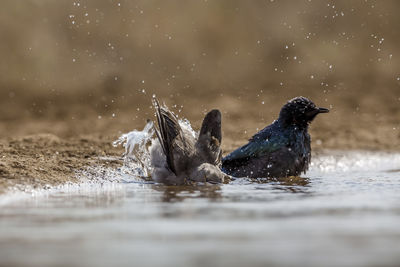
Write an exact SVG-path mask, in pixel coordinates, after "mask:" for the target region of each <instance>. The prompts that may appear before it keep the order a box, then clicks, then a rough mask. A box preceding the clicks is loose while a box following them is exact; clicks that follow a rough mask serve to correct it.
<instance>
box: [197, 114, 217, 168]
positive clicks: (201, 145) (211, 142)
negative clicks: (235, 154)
mask: <svg viewBox="0 0 400 267" xmlns="http://www.w3.org/2000/svg"><path fill="white" fill-rule="evenodd" d="M221 140H222V133H221V112H220V111H219V110H217V109H214V110H211V111H210V112H208V113H207V115H206V116H205V117H204V120H203V123H202V125H201V129H200V132H199V137H198V139H197V142H196V148H197V150H198V152H199V153H200V155H201V157H202V159H203V160H205V161H206V162H208V163H212V164H214V165H218V164H219V163H220V162H221Z"/></svg>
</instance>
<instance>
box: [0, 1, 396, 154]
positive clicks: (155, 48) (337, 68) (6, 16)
mask: <svg viewBox="0 0 400 267" xmlns="http://www.w3.org/2000/svg"><path fill="white" fill-rule="evenodd" d="M399 12H400V2H399V1H396V0H392V1H389V0H388V1H368V0H365V1H364V0H363V1H361V0H360V1H347V0H342V1H332V0H331V1H325V0H321V1H315V0H301V1H284V0H263V1H235V0H225V1H224V0H219V1H213V0H208V1H207V0H203V1H187V0H179V1H178V0H168V1H162V0H159V1H153V0H143V1H123V0H119V1H114V0H91V1H83V0H82V1H77V0H75V1H74V0H71V1H68V0H65V1H51V0H25V1H14V0H4V1H2V7H1V9H0V36H1V40H2V41H1V42H0V58H1V60H0V120H1V122H0V136H1V137H11V136H19V135H26V134H36V133H43V132H45V133H54V134H56V135H58V136H60V137H63V138H71V137H74V136H82V135H86V136H103V137H105V138H110V140H112V138H114V137H115V136H117V135H119V134H120V133H121V132H126V131H130V130H132V129H134V128H141V127H143V126H144V124H145V120H146V119H147V118H153V110H152V109H151V107H150V106H151V97H152V95H153V94H155V95H156V96H157V97H158V98H160V99H161V100H163V101H165V102H166V104H168V105H169V106H170V107H171V108H172V109H173V110H174V111H175V112H176V113H177V114H179V116H181V117H186V118H188V119H189V120H190V121H192V122H193V125H194V127H195V128H196V127H198V126H199V124H200V122H201V119H202V117H203V116H204V113H205V112H206V111H207V110H209V109H211V108H219V109H221V111H222V112H223V130H224V147H225V149H226V150H230V149H232V148H234V147H235V146H237V145H239V144H242V143H243V142H244V140H245V139H246V138H249V137H250V136H251V135H252V134H254V133H255V132H256V131H257V130H259V129H261V128H263V127H264V126H266V125H268V124H269V123H271V121H272V120H273V119H274V118H276V117H277V115H278V113H279V109H280V107H281V106H282V105H283V104H284V103H285V102H286V101H287V100H289V99H291V98H293V97H295V96H298V95H303V96H306V97H309V98H311V99H312V100H313V101H314V102H316V104H317V105H320V106H323V107H328V108H331V109H332V112H331V113H330V114H327V115H324V116H320V117H319V118H317V120H316V121H315V122H314V123H313V125H312V126H313V127H312V129H311V131H312V136H313V141H314V142H313V145H314V147H321V148H322V147H323V148H367V149H400V144H399V143H400V142H399V140H400V134H399V128H400V121H399V118H400V48H399V47H400V46H399V44H400V43H399V42H400V31H399V29H398V26H399V25H400V16H399V15H398V14H399Z"/></svg>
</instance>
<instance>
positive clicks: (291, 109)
mask: <svg viewBox="0 0 400 267" xmlns="http://www.w3.org/2000/svg"><path fill="white" fill-rule="evenodd" d="M328 112H329V109H327V108H320V107H317V106H316V105H315V104H314V103H313V102H312V101H311V100H309V99H308V98H305V97H302V96H299V97H295V98H293V99H292V100H289V102H287V103H286V104H285V105H284V106H283V107H282V109H281V112H280V114H279V120H280V121H282V122H283V123H284V124H285V125H296V126H298V127H300V128H306V127H307V126H308V125H309V124H310V122H311V121H312V120H313V119H314V118H315V117H316V116H317V115H318V114H319V113H328Z"/></svg>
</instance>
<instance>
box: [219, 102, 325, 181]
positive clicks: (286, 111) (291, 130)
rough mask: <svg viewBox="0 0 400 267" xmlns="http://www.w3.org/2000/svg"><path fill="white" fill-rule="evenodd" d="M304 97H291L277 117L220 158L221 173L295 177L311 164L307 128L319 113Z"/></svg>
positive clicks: (320, 110)
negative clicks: (241, 144)
mask: <svg viewBox="0 0 400 267" xmlns="http://www.w3.org/2000/svg"><path fill="white" fill-rule="evenodd" d="M328 112H329V109H327V108H322V107H317V106H316V105H315V104H314V103H313V102H312V101H311V100H309V99H308V98H306V97H302V96H299V97H295V98H293V99H291V100H289V101H288V102H287V103H286V104H285V105H284V106H283V107H282V109H281V111H280V113H279V117H278V119H277V120H275V121H274V122H273V123H272V124H270V125H269V126H267V127H265V128H264V129H262V130H261V131H259V132H258V133H256V134H255V135H254V136H253V137H251V138H250V139H249V142H248V143H247V144H245V145H243V146H242V147H239V148H238V149H236V150H234V151H233V152H232V153H230V154H228V155H227V156H226V157H224V158H223V159H222V171H223V172H225V173H226V174H228V175H231V176H233V177H248V178H271V177H272V178H282V177H289V176H299V175H300V174H302V173H305V172H306V171H307V170H308V167H309V165H310V162H311V137H310V134H309V133H308V127H309V125H310V123H311V122H312V121H313V120H314V119H315V117H316V116H317V115H318V114H320V113H328Z"/></svg>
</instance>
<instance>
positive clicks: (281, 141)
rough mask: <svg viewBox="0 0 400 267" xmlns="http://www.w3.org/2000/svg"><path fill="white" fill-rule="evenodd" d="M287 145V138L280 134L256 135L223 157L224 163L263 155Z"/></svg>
mask: <svg viewBox="0 0 400 267" xmlns="http://www.w3.org/2000/svg"><path fill="white" fill-rule="evenodd" d="M286 145H287V141H286V139H285V138H283V137H282V136H279V135H273V136H268V137H266V138H260V137H258V136H257V137H255V138H252V139H251V140H250V141H249V143H247V144H246V145H244V146H242V147H240V148H238V149H236V150H235V151H233V152H232V153H230V154H229V155H228V156H226V157H225V158H223V159H222V162H223V163H228V162H232V161H237V160H245V159H248V158H252V157H261V156H265V155H268V154H270V153H272V152H275V151H277V150H279V149H281V148H282V147H284V146H286Z"/></svg>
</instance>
